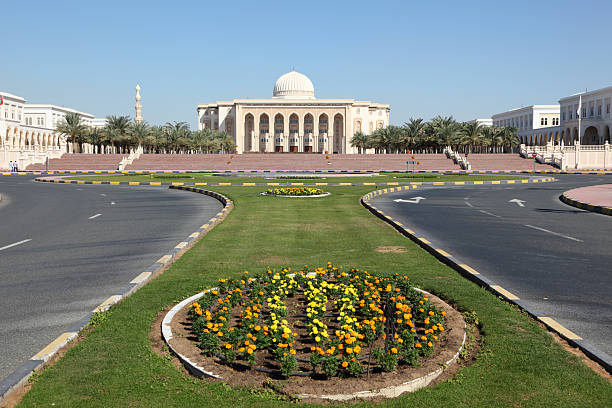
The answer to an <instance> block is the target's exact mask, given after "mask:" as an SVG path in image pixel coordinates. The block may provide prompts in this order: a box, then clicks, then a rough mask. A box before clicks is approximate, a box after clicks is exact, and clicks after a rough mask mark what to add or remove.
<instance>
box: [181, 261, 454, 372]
mask: <svg viewBox="0 0 612 408" xmlns="http://www.w3.org/2000/svg"><path fill="white" fill-rule="evenodd" d="M428 296H429V295H427V294H425V293H423V292H421V291H418V290H416V289H414V288H413V287H412V286H411V285H410V281H409V279H408V277H407V276H400V275H399V274H395V275H392V276H377V275H373V274H370V273H368V272H366V271H361V270H359V269H351V270H350V272H345V271H344V270H343V269H342V267H340V268H336V267H333V266H332V265H331V264H328V265H327V267H325V268H317V269H314V270H311V269H309V268H308V267H307V266H305V267H304V268H303V269H302V270H299V271H297V272H292V271H291V270H290V269H283V270H282V271H280V272H273V271H271V270H268V271H266V272H265V273H262V274H258V275H255V276H251V275H250V274H249V273H248V272H245V276H244V278H242V279H221V280H219V286H218V288H215V289H213V290H210V291H208V292H206V293H205V294H204V296H202V297H201V298H200V299H198V300H197V301H196V302H194V303H192V304H191V305H190V306H189V310H188V316H189V319H190V320H191V323H192V331H193V334H194V335H195V336H196V337H197V339H198V345H199V347H200V349H201V350H202V352H203V353H204V354H205V355H206V356H209V357H212V358H215V359H217V361H218V362H220V363H222V364H225V365H228V366H230V367H232V368H234V369H236V370H240V371H244V370H257V371H259V372H264V373H268V374H269V375H271V376H283V377H290V376H309V377H312V378H323V379H324V378H328V379H329V378H332V377H360V376H365V375H368V376H369V375H370V374H371V373H376V372H390V371H394V370H396V369H397V368H398V367H399V366H415V365H418V364H419V360H420V359H421V357H423V356H429V355H431V354H432V353H433V352H434V349H435V348H436V344H437V343H438V342H439V340H440V339H441V338H442V337H443V336H444V334H445V319H446V317H445V316H446V313H445V312H444V311H441V310H440V309H439V308H438V307H436V306H435V305H434V304H433V303H432V302H431V301H430V299H429V297H428Z"/></svg>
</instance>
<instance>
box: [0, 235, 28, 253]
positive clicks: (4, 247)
mask: <svg viewBox="0 0 612 408" xmlns="http://www.w3.org/2000/svg"><path fill="white" fill-rule="evenodd" d="M31 240H32V238H28V239H24V240H23V241H19V242H15V243H13V244H10V245H7V246H3V247H2V248H0V251H3V250H5V249H9V248H12V247H14V246H17V245H21V244H25V243H26V242H29V241H31Z"/></svg>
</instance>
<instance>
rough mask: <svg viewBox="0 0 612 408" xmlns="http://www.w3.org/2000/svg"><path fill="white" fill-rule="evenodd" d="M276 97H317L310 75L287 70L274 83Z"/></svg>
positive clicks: (274, 95)
mask: <svg viewBox="0 0 612 408" xmlns="http://www.w3.org/2000/svg"><path fill="white" fill-rule="evenodd" d="M273 97H274V98H284V99H315V96H314V86H313V85H312V82H311V81H310V79H308V77H307V76H306V75H304V74H300V73H299V72H296V71H291V72H287V73H286V74H285V75H283V76H281V77H280V78H278V80H277V81H276V83H275V84H274V93H273Z"/></svg>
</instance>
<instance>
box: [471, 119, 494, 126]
mask: <svg viewBox="0 0 612 408" xmlns="http://www.w3.org/2000/svg"><path fill="white" fill-rule="evenodd" d="M467 123H478V124H479V125H480V126H488V127H491V126H493V119H491V118H477V119H472V120H469V121H468V122H467Z"/></svg>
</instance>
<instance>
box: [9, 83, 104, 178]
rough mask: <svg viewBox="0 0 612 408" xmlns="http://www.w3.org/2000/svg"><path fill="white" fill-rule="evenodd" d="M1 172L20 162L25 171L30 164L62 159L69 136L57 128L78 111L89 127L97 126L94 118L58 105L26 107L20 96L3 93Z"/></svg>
mask: <svg viewBox="0 0 612 408" xmlns="http://www.w3.org/2000/svg"><path fill="white" fill-rule="evenodd" d="M0 97H1V100H0V136H1V141H2V143H1V144H0V169H2V170H6V169H8V167H9V162H17V163H18V164H19V169H21V170H23V169H25V168H26V166H28V165H29V164H33V163H43V162H44V161H45V160H46V159H47V158H58V157H61V155H62V154H64V153H65V152H66V151H67V150H68V148H69V146H68V143H67V142H66V137H65V136H64V135H62V134H58V133H56V132H55V127H56V125H57V123H58V122H59V121H61V120H62V119H63V118H64V116H65V115H66V113H68V112H76V113H78V114H80V115H81V116H82V117H83V122H84V123H85V124H86V125H87V126H93V124H94V116H93V115H91V114H89V113H85V112H79V111H76V110H74V109H70V108H65V107H63V106H56V105H38V104H26V100H25V99H24V98H22V97H20V96H17V95H12V94H10V93H7V92H0Z"/></svg>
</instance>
